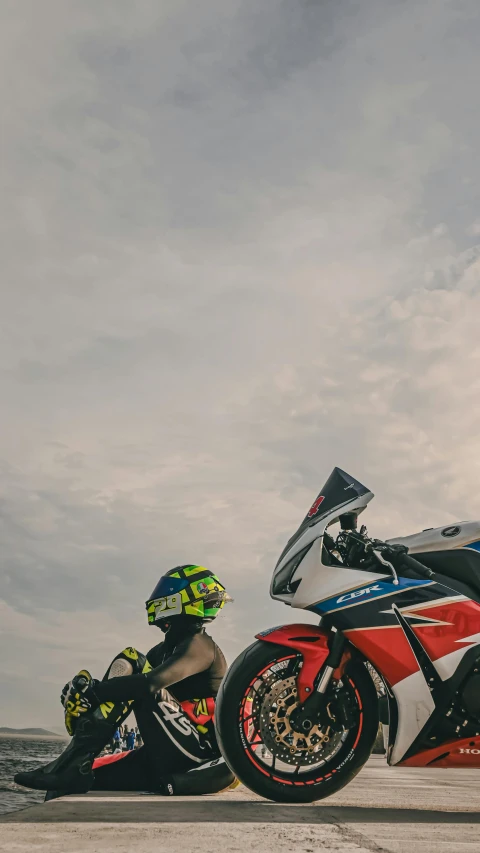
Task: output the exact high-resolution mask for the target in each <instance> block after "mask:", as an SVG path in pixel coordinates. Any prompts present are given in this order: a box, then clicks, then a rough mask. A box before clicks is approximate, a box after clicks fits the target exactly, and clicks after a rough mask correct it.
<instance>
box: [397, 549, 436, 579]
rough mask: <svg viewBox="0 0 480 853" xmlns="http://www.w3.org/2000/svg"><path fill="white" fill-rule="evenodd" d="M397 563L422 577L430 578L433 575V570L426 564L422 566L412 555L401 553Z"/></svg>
mask: <svg viewBox="0 0 480 853" xmlns="http://www.w3.org/2000/svg"><path fill="white" fill-rule="evenodd" d="M399 564H400V565H401V566H403V567H404V568H406V569H410V571H412V572H414V573H415V574H416V575H420V577H422V578H426V579H427V580H430V579H431V578H433V577H434V575H435V572H432V570H431V569H429V568H428V566H424V565H423V563H419V561H418V560H416V559H415V558H414V557H410V555H409V554H401V555H400V559H399Z"/></svg>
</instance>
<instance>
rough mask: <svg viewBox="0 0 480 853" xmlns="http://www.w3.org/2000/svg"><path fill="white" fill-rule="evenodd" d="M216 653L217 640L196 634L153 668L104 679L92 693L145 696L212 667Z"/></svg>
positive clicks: (101, 697) (105, 697) (101, 698)
mask: <svg viewBox="0 0 480 853" xmlns="http://www.w3.org/2000/svg"><path fill="white" fill-rule="evenodd" d="M213 657H214V645H213V643H212V642H209V641H208V640H207V638H206V637H205V635H202V634H194V635H193V637H188V638H187V639H185V640H183V642H182V643H179V645H178V646H177V648H176V649H175V651H174V653H173V655H172V656H171V657H169V658H168V660H167V661H165V663H163V664H161V665H160V666H157V667H156V668H155V669H152V670H151V671H150V672H148V673H145V674H144V675H126V676H122V677H120V678H111V679H109V680H108V681H100V682H98V683H97V684H95V686H94V687H93V688H91V689H92V694H93V696H94V698H95V699H96V700H97V702H99V703H102V702H116V701H118V700H120V701H121V700H124V701H127V700H132V699H133V700H138V699H144V698H146V697H147V696H151V695H155V693H158V691H159V690H161V689H162V688H164V687H170V686H171V685H172V684H177V682H178V681H183V680H184V679H185V678H188V677H189V676H190V675H196V673H197V672H203V671H204V670H205V669H208V667H209V666H210V665H211V663H212V661H213Z"/></svg>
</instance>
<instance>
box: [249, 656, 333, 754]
mask: <svg viewBox="0 0 480 853" xmlns="http://www.w3.org/2000/svg"><path fill="white" fill-rule="evenodd" d="M272 675H273V677H272ZM272 675H269V676H267V678H266V679H265V681H264V687H265V689H264V690H263V691H262V692H261V695H257V696H256V697H255V699H254V704H253V709H252V710H253V713H254V716H255V718H256V719H257V720H258V723H259V726H258V728H259V734H260V736H261V739H262V742H263V744H264V746H266V747H267V749H268V750H269V752H271V753H272V755H274V756H276V757H277V758H278V759H279V760H280V761H282V762H284V763H285V764H292V765H295V767H298V766H299V765H300V766H308V765H310V764H318V763H319V762H320V761H324V760H326V759H327V758H328V757H330V755H331V754H333V753H334V752H336V751H337V749H338V748H339V747H340V745H341V740H342V733H341V732H340V733H339V732H334V731H333V730H332V728H331V726H329V725H323V727H322V725H321V724H317V725H313V726H312V728H311V729H310V731H309V732H308V733H305V734H304V733H299V732H295V731H294V730H293V729H292V726H291V724H290V716H291V714H292V712H293V711H294V709H295V708H297V707H298V705H299V701H298V696H297V686H296V681H295V678H294V677H293V676H290V677H287V678H281V677H279V675H280V673H273V674H272Z"/></svg>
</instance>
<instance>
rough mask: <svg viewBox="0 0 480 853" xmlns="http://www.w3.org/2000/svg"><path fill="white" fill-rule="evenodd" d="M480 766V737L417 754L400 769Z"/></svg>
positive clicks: (401, 762) (401, 764)
mask: <svg viewBox="0 0 480 853" xmlns="http://www.w3.org/2000/svg"><path fill="white" fill-rule="evenodd" d="M479 765H480V737H476V736H475V737H470V738H462V739H461V740H452V741H449V742H448V743H442V744H439V745H438V746H434V747H432V749H424V750H422V751H421V752H416V753H415V754H414V755H411V756H410V758H406V759H405V760H404V761H400V762H399V763H398V766H399V767H450V768H452V767H457V768H459V767H467V768H468V767H473V768H476V767H478V766H479Z"/></svg>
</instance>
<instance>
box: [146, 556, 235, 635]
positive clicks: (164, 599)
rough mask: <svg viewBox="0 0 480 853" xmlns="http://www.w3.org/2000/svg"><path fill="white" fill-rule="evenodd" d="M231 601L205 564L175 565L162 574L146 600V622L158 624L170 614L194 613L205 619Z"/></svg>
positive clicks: (169, 616)
mask: <svg viewBox="0 0 480 853" xmlns="http://www.w3.org/2000/svg"><path fill="white" fill-rule="evenodd" d="M227 601H231V599H230V596H229V595H228V593H227V592H226V590H225V587H224V586H223V585H222V584H221V583H220V581H219V579H218V578H217V576H216V575H214V574H213V572H211V571H210V569H206V568H205V566H194V565H188V566H177V568H175V569H170V571H169V572H167V573H166V574H165V575H162V577H161V578H160V580H159V582H158V583H157V585H156V587H155V589H154V590H153V592H152V594H151V596H150V598H149V599H148V601H147V602H146V604H145V606H146V608H147V616H148V624H149V625H158V624H159V623H160V622H163V621H164V620H168V621H169V620H170V619H172V618H173V617H174V616H194V617H195V618H196V619H202V620H203V621H205V622H211V621H212V619H215V617H216V616H217V615H218V614H219V613H220V610H221V609H222V607H223V606H224V605H225V603H226V602H227Z"/></svg>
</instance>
